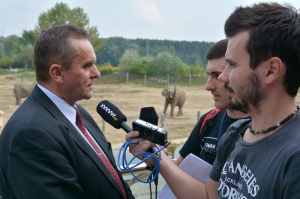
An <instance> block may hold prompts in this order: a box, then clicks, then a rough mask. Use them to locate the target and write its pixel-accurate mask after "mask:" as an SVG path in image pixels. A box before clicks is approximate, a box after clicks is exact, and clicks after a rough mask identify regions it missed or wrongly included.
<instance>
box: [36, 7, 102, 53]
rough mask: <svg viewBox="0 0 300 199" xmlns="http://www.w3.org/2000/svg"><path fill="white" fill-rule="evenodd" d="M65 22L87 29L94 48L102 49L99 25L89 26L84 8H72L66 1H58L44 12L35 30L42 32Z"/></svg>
mask: <svg viewBox="0 0 300 199" xmlns="http://www.w3.org/2000/svg"><path fill="white" fill-rule="evenodd" d="M63 24H69V25H74V26H77V27H80V28H83V29H85V30H87V31H88V33H89V35H90V41H91V43H92V45H93V47H94V50H95V51H97V50H99V49H100V47H101V43H102V41H101V39H100V38H99V33H98V29H97V27H95V26H89V18H88V16H87V14H85V13H84V11H83V9H82V8H79V7H78V8H74V9H70V8H69V6H68V5H67V4H65V3H57V4H55V6H54V7H53V8H51V9H50V10H48V11H47V12H44V13H42V14H41V15H40V16H39V18H38V25H37V26H36V27H35V31H37V32H41V31H42V30H45V29H48V28H50V27H52V26H56V25H63Z"/></svg>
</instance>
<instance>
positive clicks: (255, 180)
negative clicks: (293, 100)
mask: <svg viewBox="0 0 300 199" xmlns="http://www.w3.org/2000/svg"><path fill="white" fill-rule="evenodd" d="M245 123H248V124H249V121H247V120H240V121H238V122H236V123H235V124H234V125H232V126H230V128H229V129H228V132H227V133H226V135H225V136H223V137H222V139H221V141H220V143H219V147H218V150H217V158H216V162H215V164H214V165H213V168H212V170H211V173H210V178H211V179H213V180H215V181H219V187H218V198H230V199H248V198H260V199H265V198H266V199H267V198H270V199H296V198H300V191H299V190H300V183H299V179H300V147H299V142H300V116H299V114H297V115H296V116H295V117H294V118H292V119H291V120H290V121H288V122H287V123H286V124H285V125H284V126H282V127H281V128H280V129H278V130H277V131H275V132H274V133H272V134H271V135H268V136H266V137H264V138H262V139H260V140H258V141H255V142H252V143H248V142H245V141H243V139H242V138H240V139H239V140H238V141H237V143H236V145H235V148H234V150H233V151H232V152H231V154H230V155H229V156H228V155H227V157H228V159H227V157H226V147H227V146H228V143H229V142H230V137H231V136H232V134H234V133H241V132H242V134H243V132H244V130H245V129H246V128H247V127H246V128H244V130H242V131H240V132H236V130H237V129H238V128H239V126H240V125H243V124H245Z"/></svg>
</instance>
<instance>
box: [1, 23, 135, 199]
mask: <svg viewBox="0 0 300 199" xmlns="http://www.w3.org/2000/svg"><path fill="white" fill-rule="evenodd" d="M95 61H96V55H95V52H94V49H93V46H92V45H91V43H90V42H89V40H88V34H87V32H86V31H85V30H82V29H79V28H77V27H74V26H70V25H60V26H55V27H52V28H49V29H48V30H45V31H42V33H41V35H40V36H39V38H38V39H37V41H36V44H35V48H34V67H35V72H36V80H37V85H36V86H35V88H34V90H33V91H32V94H31V95H30V96H29V97H28V98H27V99H26V100H25V101H24V103H23V104H22V105H21V106H20V107H19V108H18V110H16V112H15V113H14V114H13V115H12V117H11V118H10V120H9V121H8V122H7V124H6V126H5V128H4V129H3V132H2V134H1V137H0V158H1V159H0V189H1V193H2V197H3V198H29V199H34V198H43V199H45V198H55V199H58V198H62V199H68V198H70V199H75V198H80V199H82V198H88V199H93V198H95V199H96V198H97V199H99V198H134V196H133V195H132V193H131V190H130V188H129V186H128V185H127V183H126V182H124V180H123V178H122V175H121V174H120V173H119V172H118V169H117V167H116V165H115V160H114V157H113V154H112V149H111V145H110V143H109V142H107V140H106V138H105V137H104V135H103V133H102V132H101V130H100V129H99V127H98V126H97V124H96V122H95V121H94V120H93V118H92V117H91V116H90V114H89V113H88V112H87V111H86V110H85V109H84V108H82V107H81V106H80V105H78V104H76V102H77V101H79V100H82V99H90V98H91V97H92V90H93V79H94V78H98V77H99V76H100V74H99V71H98V70H97V68H96V67H95ZM78 112H79V115H78V116H77V113H78ZM80 115H81V117H80ZM81 119H83V121H82V120H81ZM78 121H80V122H81V124H82V127H83V128H81V127H80V126H77V125H78ZM83 125H85V127H84V126H83ZM96 151H97V152H96ZM101 158H106V159H101ZM104 160H105V161H104ZM107 160H108V161H107ZM105 162H107V164H110V167H108V166H107V165H106V164H105ZM108 168H109V169H108ZM108 170H112V171H113V172H114V174H116V176H115V177H113V176H114V175H113V174H111V173H110V172H109V171H108ZM118 181H119V183H118Z"/></svg>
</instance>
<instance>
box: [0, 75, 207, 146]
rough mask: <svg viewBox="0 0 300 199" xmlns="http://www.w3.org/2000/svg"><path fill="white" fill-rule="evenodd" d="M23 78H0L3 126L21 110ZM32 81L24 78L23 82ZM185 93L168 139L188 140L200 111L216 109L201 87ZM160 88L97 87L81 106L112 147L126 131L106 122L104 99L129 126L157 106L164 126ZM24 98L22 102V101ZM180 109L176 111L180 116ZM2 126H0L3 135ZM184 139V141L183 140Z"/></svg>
mask: <svg viewBox="0 0 300 199" xmlns="http://www.w3.org/2000/svg"><path fill="white" fill-rule="evenodd" d="M20 81H21V79H20V78H15V76H14V75H3V76H0V96H1V99H0V110H2V111H4V115H3V125H5V124H6V122H7V121H8V119H9V118H10V116H11V115H12V114H13V112H14V111H15V110H16V109H17V108H18V107H19V105H16V104H15V97H14V95H13V86H14V84H15V83H16V82H20ZM27 81H29V80H26V79H24V80H23V82H27ZM183 88H184V89H185V91H186V95H187V99H186V102H185V105H184V107H183V116H180V117H175V118H174V119H172V118H170V107H169V108H168V110H167V116H166V118H165V120H164V129H165V130H166V131H167V132H168V139H169V140H170V141H171V143H172V140H175V139H181V138H187V136H188V135H189V134H190V132H191V130H192V129H193V127H194V125H195V124H196V122H197V116H198V111H200V114H202V113H205V112H206V111H208V110H209V109H211V108H212V107H213V102H212V97H211V94H210V93H209V92H207V91H205V89H204V88H203V87H200V86H186V87H183ZM161 90H162V89H160V88H149V87H144V86H139V85H134V84H126V83H125V84H115V85H94V90H93V97H92V98H91V99H90V100H82V101H79V102H78V103H79V104H81V105H82V106H83V107H85V108H86V109H87V110H88V112H89V113H90V114H91V115H92V116H93V118H94V119H95V121H96V122H97V123H98V125H99V126H100V128H101V129H102V130H103V131H104V133H105V136H106V138H107V139H108V141H109V142H111V143H112V144H115V145H116V144H121V143H123V142H124V137H125V132H124V131H123V130H122V129H114V128H113V127H112V126H110V125H109V124H108V123H106V122H104V121H103V120H102V118H101V117H100V116H99V115H98V113H97V111H96V107H97V105H98V104H99V102H100V101H102V100H108V101H110V102H111V103H113V104H114V105H116V106H117V107H118V108H119V109H120V110H121V111H122V112H123V113H124V114H125V115H126V117H127V123H128V124H129V125H131V124H132V121H133V120H134V119H136V118H139V115H140V110H141V108H143V107H154V108H155V110H156V112H157V114H158V116H159V124H158V126H160V127H161V114H162V112H163V107H164V97H163V96H162V95H161ZM23 101H24V99H22V100H21V102H23ZM177 111H178V107H176V108H175V111H174V112H175V113H176V114H177ZM2 129H3V127H1V124H0V132H1V131H2ZM183 140H184V139H183Z"/></svg>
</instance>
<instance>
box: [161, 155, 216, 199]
mask: <svg viewBox="0 0 300 199" xmlns="http://www.w3.org/2000/svg"><path fill="white" fill-rule="evenodd" d="M179 168H181V169H182V170H183V171H184V172H186V173H187V174H189V175H190V176H192V177H194V178H195V179H197V180H199V181H201V182H203V183H205V184H207V182H208V178H209V172H210V170H211V168H212V165H210V164H208V163H207V162H205V161H204V160H202V159H201V158H199V157H197V156H195V155H194V154H189V155H188V156H186V157H185V158H184V159H183V161H182V162H181V164H180V165H179ZM159 199H176V197H175V195H174V194H173V192H172V191H171V189H170V187H169V185H168V184H166V185H165V186H164V187H163V188H162V190H161V192H160V194H159Z"/></svg>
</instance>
